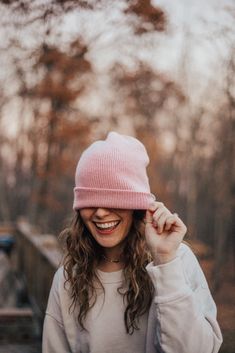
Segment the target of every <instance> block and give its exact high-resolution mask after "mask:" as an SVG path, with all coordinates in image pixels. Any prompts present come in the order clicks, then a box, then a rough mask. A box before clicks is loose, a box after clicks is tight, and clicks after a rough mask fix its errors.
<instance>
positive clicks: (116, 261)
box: [102, 255, 121, 264]
mask: <svg viewBox="0 0 235 353" xmlns="http://www.w3.org/2000/svg"><path fill="white" fill-rule="evenodd" d="M102 256H103V258H104V259H105V261H107V262H111V263H115V264H116V263H118V262H121V260H120V259H108V258H107V257H106V256H105V255H102Z"/></svg>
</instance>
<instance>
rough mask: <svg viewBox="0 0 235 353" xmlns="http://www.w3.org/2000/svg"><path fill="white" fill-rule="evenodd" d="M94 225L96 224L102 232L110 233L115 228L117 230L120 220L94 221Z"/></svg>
mask: <svg viewBox="0 0 235 353" xmlns="http://www.w3.org/2000/svg"><path fill="white" fill-rule="evenodd" d="M93 223H94V225H95V226H96V229H97V230H98V231H99V232H100V233H110V232H112V231H113V230H115V229H116V228H117V226H118V225H119V223H120V221H112V222H104V223H101V222H93Z"/></svg>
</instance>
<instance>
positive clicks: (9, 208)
mask: <svg viewBox="0 0 235 353" xmlns="http://www.w3.org/2000/svg"><path fill="white" fill-rule="evenodd" d="M0 12H1V19H0V36H1V42H0V67H1V70H0V88H1V89H0V222H1V228H0V233H1V236H0V241H1V243H0V247H1V249H2V252H1V253H0V264H1V265H0V267H1V269H2V270H1V274H0V309H1V310H0V327H1V328H2V329H3V328H4V327H6V326H7V327H8V328H7V329H4V330H5V331H4V330H3V331H4V333H3V334H2V335H0V352H4V353H8V352H9V353H10V352H22V353H27V352H28V351H30V352H31V351H32V352H40V327H41V326H40V320H39V324H37V323H36V324H35V321H30V320H34V318H33V317H34V315H35V311H36V312H37V311H38V316H39V317H40V315H41V319H42V316H43V310H44V309H45V305H46V304H45V303H46V300H47V295H48V290H49V289H48V288H49V287H50V283H51V282H50V281H51V278H52V275H53V269H55V268H56V266H57V265H58V263H59V262H58V261H59V256H60V255H58V254H59V253H60V250H58V249H57V246H58V244H57V236H58V234H59V233H60V231H61V230H62V229H63V228H64V227H65V226H66V225H68V224H69V222H70V219H71V217H72V214H73V213H72V201H73V186H74V172H75V167H76V164H77V161H78V159H79V156H80V154H81V153H82V151H83V150H84V148H86V147H87V146H88V145H89V144H90V143H91V142H93V141H95V140H97V139H103V138H105V137H106V135H107V133H108V132H109V131H110V130H115V131H118V132H121V133H124V134H130V135H133V136H136V137H137V138H138V139H140V140H141V141H142V142H143V143H144V144H145V146H146V148H147V150H148V153H149V156H150V160H151V163H150V165H149V177H150V183H151V188H152V192H153V193H154V194H155V195H156V197H157V199H158V200H161V201H162V202H164V203H165V204H166V205H167V206H168V208H170V209H171V210H172V211H175V212H177V213H178V214H179V216H180V217H181V218H182V219H183V221H184V222H185V223H186V225H187V227H188V234H187V237H186V240H187V241H188V242H189V243H190V244H191V246H192V248H193V250H194V252H195V253H196V254H197V255H198V258H199V261H200V263H201V265H202V267H203V269H204V271H205V274H206V276H207V279H208V281H209V285H210V288H211V291H212V292H213V296H214V298H215V300H216V303H217V306H218V319H219V323H220V325H221V328H222V331H223V335H224V344H223V346H222V348H221V353H234V352H235V237H234V233H235V198H234V196H235V168H234V160H235V148H234V147H235V142H234V141H235V26H234V20H235V3H234V1H232V0H231V1H229V0H224V1H219V0H209V1H207V2H204V1H202V0H199V1H193V0H190V1H189V0H188V1H186V0H183V1H181V2H175V1H173V0H165V1H163V0H160V1H150V0H145V1H141V0H129V1H122V0H119V1H116V2H115V1H112V0H97V1H95V0H90V1H83V0H81V1H80V0H77V1H72V0H67V1H66V0H64V1H62V0H48V1H45V0H44V1H43V0H36V1H29V0H2V1H1V2H0ZM50 234H51V235H50ZM32 235H33V240H32V239H31V238H30V237H31V236H32ZM22 239H23V240H22ZM40 239H41V240H40ZM42 239H43V240H42ZM27 242H28V243H27ZM40 242H41V243H40ZM26 243H27V244H28V245H25V246H24V245H22V244H26ZM32 244H33V245H32ZM33 249H37V250H33ZM13 250H14V251H13ZM57 250H58V253H57ZM33 251H37V253H35V255H32V254H33ZM38 252H39V253H40V256H41V257H40V258H41V260H40V261H41V262H40V265H39V263H37V266H36V264H34V262H33V261H34V260H35V259H36V258H37V256H39V255H37V254H38ZM30 254H31V256H30ZM29 258H31V260H30V261H31V262H29V263H27V264H25V263H24V261H26V259H27V261H29ZM38 261H39V260H38ZM47 261H49V263H51V264H52V265H51V267H50V270H48V269H47V268H44V267H43V266H44V265H45V263H46V262H47ZM45 266H46V265H45ZM53 266H54V267H53ZM38 267H39V269H38ZM46 276H48V277H46ZM40 278H41V279H40ZM40 281H41V282H40ZM46 283H48V284H47V285H46ZM37 285H38V286H39V285H40V287H41V289H40V291H42V293H41V292H40V293H41V294H40V295H41V296H42V297H43V299H40V298H42V297H40V295H39V294H35V293H39V289H38V288H36V287H37ZM42 287H45V288H42ZM1 288H3V289H2V293H1ZM13 289H14V293H12V291H13ZM35 291H36V292H35ZM12 296H13V297H14V298H13V297H12ZM37 296H38V297H37ZM6 298H8V299H6ZM9 298H13V299H11V300H9ZM19 298H20V299H19ZM41 302H43V303H44V304H43V305H44V306H43V307H40V305H41V304H40V303H41ZM13 308H15V312H11V315H12V316H11V319H9V312H10V309H11V310H13ZM17 308H18V309H19V308H21V309H22V310H23V309H24V312H23V311H22V310H21V311H20V313H18V314H16V311H17V310H16V309H17ZM35 308H36V309H35ZM31 309H32V311H30V314H29V313H28V314H27V310H31ZM7 310H8V311H7ZM14 313H15V314H14ZM23 313H25V316H24V315H23ZM40 313H41V314H40ZM4 315H5V316H4ZM14 315H15V316H14ZM17 315H18V316H17ZM27 315H28V316H27ZM29 316H30V318H31V319H30V320H28V319H27V318H29ZM36 316H37V315H36ZM19 317H20V318H21V319H19ZM23 317H24V319H22V318H23ZM12 318H14V319H12ZM14 320H15V321H14ZM19 320H21V323H20V321H19ZM22 320H23V321H22ZM27 320H28V324H27ZM12 321H14V325H15V326H14V325H13V326H14V327H18V326H17V325H21V326H22V325H23V327H24V328H23V331H24V330H26V332H28V331H27V330H29V328H27V327H31V328H32V325H31V324H30V322H34V328H35V330H34V332H33V334H32V335H30V334H28V336H27V334H26V335H25V334H22V337H19V338H18V341H19V342H17V344H15V345H13V344H12V338H11V337H14V339H15V341H16V336H15V334H14V332H15V331H14V328H13V327H12ZM6 322H7V325H6ZM22 322H24V324H22ZM27 325H28V326H27ZM9 332H10V333H9ZM35 332H36V333H35ZM14 339H13V341H14ZM26 340H28V341H30V342H31V343H30V344H29V343H27V344H28V346H27V345H25V344H26V343H25V342H24V341H26ZM10 341H11V344H10V343H9V342H10ZM26 346H27V347H28V348H27V347H26ZM29 346H30V348H29ZM1 347H2V348H1ZM6 347H7V348H6ZM17 347H18V348H17ZM1 349H2V350H1ZM17 349H18V350H17ZM27 349H31V350H27Z"/></svg>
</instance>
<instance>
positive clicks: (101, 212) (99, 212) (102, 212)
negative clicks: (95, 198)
mask: <svg viewBox="0 0 235 353" xmlns="http://www.w3.org/2000/svg"><path fill="white" fill-rule="evenodd" d="M110 213H111V210H110V209H109V208H103V207H97V208H96V209H95V213H94V215H95V216H96V217H97V218H103V217H105V216H107V215H109V214H110Z"/></svg>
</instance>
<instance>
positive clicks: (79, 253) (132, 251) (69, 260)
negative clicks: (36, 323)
mask: <svg viewBox="0 0 235 353" xmlns="http://www.w3.org/2000/svg"><path fill="white" fill-rule="evenodd" d="M143 217H144V211H134V212H133V222H132V225H131V228H130V231H129V234H128V236H127V238H126V239H125V243H124V248H123V258H124V265H125V266H124V279H125V283H126V284H128V285H127V287H125V286H124V284H123V285H122V286H121V287H120V288H119V289H118V291H119V293H120V294H122V295H123V296H124V299H125V302H126V303H127V304H126V309H125V313H124V322H125V327H126V331H127V333H128V334H132V333H133V332H134V330H138V320H139V318H140V316H141V315H143V314H144V313H145V312H146V311H147V310H148V309H149V307H150V304H151V301H152V297H153V285H152V282H151V280H150V278H149V276H148V274H147V271H146V269H145V267H146V265H147V264H148V263H149V262H150V261H151V256H150V253H149V252H148V250H147V247H146V244H145V237H144V236H143ZM60 238H62V239H63V240H64V241H65V243H64V244H65V248H66V255H65V258H64V275H65V279H66V280H65V285H66V283H69V285H70V288H71V299H72V302H71V306H70V310H72V309H74V308H75V307H76V308H78V322H79V324H80V325H81V327H82V328H83V329H85V326H84V321H85V318H86V315H87V313H88V311H89V309H91V308H92V307H93V306H94V304H95V302H96V297H97V296H96V290H95V287H94V283H95V281H97V282H98V283H99V284H100V286H101V288H102V289H103V290H104V288H103V286H102V283H101V282H100V280H99V278H98V276H97V274H96V268H97V265H98V263H99V261H100V260H101V259H102V256H103V248H102V247H101V246H100V245H99V244H98V243H97V242H96V240H95V239H94V238H93V236H92V235H91V234H90V232H89V230H88V229H87V228H86V226H85V224H84V223H83V220H82V218H81V216H80V214H79V211H77V212H76V214H75V217H74V219H73V221H72V224H71V227H69V228H67V229H65V230H64V231H63V232H62V233H61V234H60ZM125 288H126V289H125Z"/></svg>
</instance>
